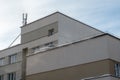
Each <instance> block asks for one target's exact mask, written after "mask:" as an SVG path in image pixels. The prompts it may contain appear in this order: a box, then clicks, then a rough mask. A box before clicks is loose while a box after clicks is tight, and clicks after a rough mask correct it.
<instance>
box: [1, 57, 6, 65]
mask: <svg viewBox="0 0 120 80" xmlns="http://www.w3.org/2000/svg"><path fill="white" fill-rule="evenodd" d="M4 61H5V58H0V66H3V65H4Z"/></svg>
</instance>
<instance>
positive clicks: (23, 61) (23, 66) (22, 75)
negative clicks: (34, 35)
mask: <svg viewBox="0 0 120 80" xmlns="http://www.w3.org/2000/svg"><path fill="white" fill-rule="evenodd" d="M27 53H28V48H24V49H23V50H22V73H21V78H22V79H21V80H26V60H27V58H26V54H27Z"/></svg>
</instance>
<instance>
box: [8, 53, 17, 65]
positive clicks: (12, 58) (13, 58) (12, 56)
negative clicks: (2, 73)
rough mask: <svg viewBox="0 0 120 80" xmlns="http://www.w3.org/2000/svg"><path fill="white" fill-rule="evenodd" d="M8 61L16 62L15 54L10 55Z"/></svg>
mask: <svg viewBox="0 0 120 80" xmlns="http://www.w3.org/2000/svg"><path fill="white" fill-rule="evenodd" d="M9 62H10V64H12V63H15V62H17V54H14V55H10V56H9Z"/></svg>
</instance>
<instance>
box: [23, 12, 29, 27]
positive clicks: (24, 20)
mask: <svg viewBox="0 0 120 80" xmlns="http://www.w3.org/2000/svg"><path fill="white" fill-rule="evenodd" d="M27 16H28V14H27V13H23V14H22V19H23V21H22V23H23V26H24V25H26V24H27Z"/></svg>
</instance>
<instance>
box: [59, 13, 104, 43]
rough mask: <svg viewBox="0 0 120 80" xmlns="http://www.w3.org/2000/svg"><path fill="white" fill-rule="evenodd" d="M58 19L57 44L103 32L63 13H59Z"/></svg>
mask: <svg viewBox="0 0 120 80" xmlns="http://www.w3.org/2000/svg"><path fill="white" fill-rule="evenodd" d="M58 20H59V23H58V26H59V27H58V32H59V45H63V44H66V43H72V42H76V41H80V40H84V39H88V38H90V37H94V36H97V35H101V34H103V32H101V31H99V30H96V29H94V28H92V27H90V26H88V25H86V24H84V23H81V22H80V21H76V20H74V19H72V18H70V17H68V16H65V15H64V14H59V15H58Z"/></svg>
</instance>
